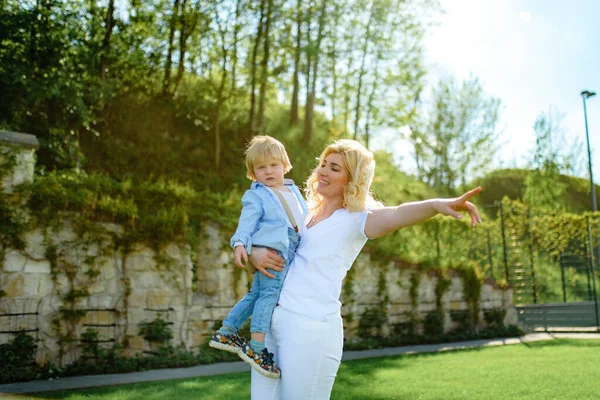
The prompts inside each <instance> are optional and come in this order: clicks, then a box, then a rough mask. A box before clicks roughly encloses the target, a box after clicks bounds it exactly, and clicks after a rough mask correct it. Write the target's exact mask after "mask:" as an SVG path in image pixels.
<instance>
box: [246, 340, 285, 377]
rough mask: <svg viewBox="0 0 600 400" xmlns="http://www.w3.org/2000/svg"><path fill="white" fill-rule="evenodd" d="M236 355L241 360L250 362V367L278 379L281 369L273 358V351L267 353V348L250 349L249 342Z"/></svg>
mask: <svg viewBox="0 0 600 400" xmlns="http://www.w3.org/2000/svg"><path fill="white" fill-rule="evenodd" d="M238 355H239V356H240V358H241V359H242V360H244V361H246V362H247V363H248V364H250V366H251V367H252V368H254V369H255V370H257V371H258V372H259V373H261V374H262V375H264V376H266V377H267V378H273V379H279V377H280V376H281V371H280V370H279V368H278V367H277V366H276V365H275V361H274V360H273V353H269V351H268V350H267V349H263V351H261V352H256V351H254V350H252V347H250V345H249V344H245V345H244V346H243V347H242V349H241V350H240V352H239V353H238Z"/></svg>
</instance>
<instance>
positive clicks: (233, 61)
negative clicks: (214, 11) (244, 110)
mask: <svg viewBox="0 0 600 400" xmlns="http://www.w3.org/2000/svg"><path fill="white" fill-rule="evenodd" d="M241 3H242V1H241V0H237V1H236V3H235V26H234V28H233V51H232V54H231V92H232V93H233V92H235V88H236V86H237V85H236V82H235V81H236V79H237V76H236V73H237V72H236V67H237V63H238V36H239V34H240V29H241V25H240V12H241V10H240V9H241Z"/></svg>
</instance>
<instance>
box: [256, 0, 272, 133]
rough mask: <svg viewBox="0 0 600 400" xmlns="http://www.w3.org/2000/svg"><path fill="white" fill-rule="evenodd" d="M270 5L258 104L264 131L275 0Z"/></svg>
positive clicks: (259, 118) (258, 128)
mask: <svg viewBox="0 0 600 400" xmlns="http://www.w3.org/2000/svg"><path fill="white" fill-rule="evenodd" d="M268 1H269V5H268V7H267V20H266V22H265V39H264V43H263V44H264V48H263V59H262V63H261V68H262V71H261V79H260V92H259V102H258V103H259V106H258V124H257V127H256V128H257V130H258V131H262V130H263V129H264V124H265V102H266V92H267V78H268V77H269V56H270V43H271V40H270V38H269V33H270V30H271V15H272V11H273V0H268Z"/></svg>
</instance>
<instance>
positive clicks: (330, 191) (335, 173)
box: [317, 153, 349, 200]
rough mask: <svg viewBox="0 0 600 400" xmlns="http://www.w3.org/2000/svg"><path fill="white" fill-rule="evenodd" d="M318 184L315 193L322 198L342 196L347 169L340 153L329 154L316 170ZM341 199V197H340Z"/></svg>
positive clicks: (346, 181) (345, 183) (346, 180)
mask: <svg viewBox="0 0 600 400" xmlns="http://www.w3.org/2000/svg"><path fill="white" fill-rule="evenodd" d="M317 176H318V178H319V184H318V185H317V193H319V194H320V195H321V196H323V197H324V198H329V199H331V198H335V197H342V198H343V196H344V188H345V187H346V185H347V184H348V179H349V177H348V169H347V168H346V162H345V161H344V156H343V155H342V154H340V153H331V154H329V155H328V156H327V157H326V158H325V160H323V163H322V164H321V166H320V167H319V169H318V170H317ZM340 200H341V199H340Z"/></svg>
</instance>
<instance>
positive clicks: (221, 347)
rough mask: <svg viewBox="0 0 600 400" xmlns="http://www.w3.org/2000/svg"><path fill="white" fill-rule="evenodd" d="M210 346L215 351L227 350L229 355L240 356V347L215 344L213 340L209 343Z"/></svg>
mask: <svg viewBox="0 0 600 400" xmlns="http://www.w3.org/2000/svg"><path fill="white" fill-rule="evenodd" d="M208 345H209V346H210V347H212V348H214V349H219V350H225V351H227V352H229V353H233V354H238V353H239V351H240V348H239V347H236V346H230V345H228V344H224V343H219V342H215V341H213V340H211V341H210V342H208Z"/></svg>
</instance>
